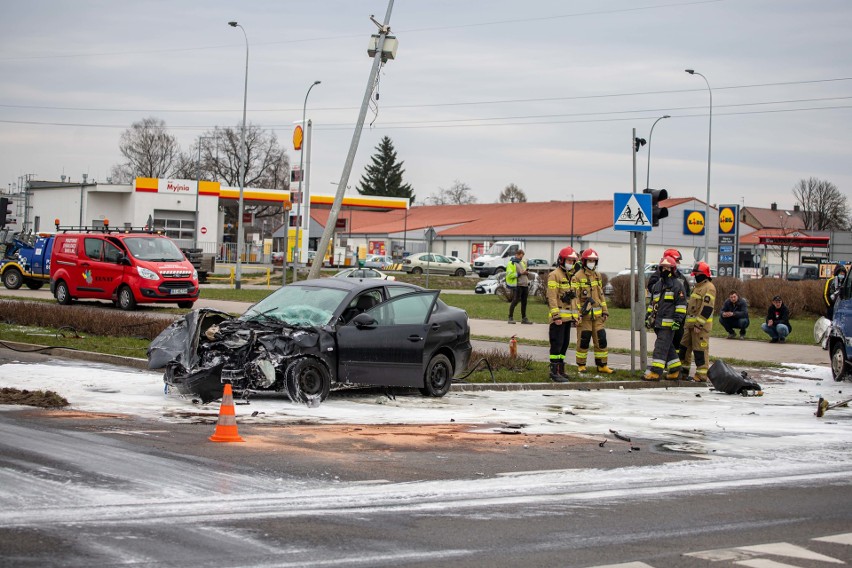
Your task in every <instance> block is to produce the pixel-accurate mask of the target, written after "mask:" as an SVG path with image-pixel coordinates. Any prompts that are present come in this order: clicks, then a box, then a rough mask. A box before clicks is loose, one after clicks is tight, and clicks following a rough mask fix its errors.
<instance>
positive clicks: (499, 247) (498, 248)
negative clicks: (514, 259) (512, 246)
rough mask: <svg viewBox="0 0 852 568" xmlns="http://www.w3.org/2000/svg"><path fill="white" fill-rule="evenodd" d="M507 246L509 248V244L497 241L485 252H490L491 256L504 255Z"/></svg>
mask: <svg viewBox="0 0 852 568" xmlns="http://www.w3.org/2000/svg"><path fill="white" fill-rule="evenodd" d="M507 248H509V245H507V244H503V243H495V244H493V245H491V248H490V249H488V252H486V253H485V254H488V255H491V256H502V255H503V251H504V250H506V249H507Z"/></svg>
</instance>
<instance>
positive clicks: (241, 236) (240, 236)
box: [228, 22, 249, 290]
mask: <svg viewBox="0 0 852 568" xmlns="http://www.w3.org/2000/svg"><path fill="white" fill-rule="evenodd" d="M228 25H229V26H231V27H232V28H240V29H241V30H242V31H243V37H244V38H245V40H246V78H245V85H244V86H243V126H242V128H241V129H240V172H239V174H240V175H239V179H240V205H239V207H238V208H237V266H236V270H235V279H234V288H235V289H237V290H239V289H240V280H241V277H242V273H243V268H242V254H243V247H245V232H244V230H243V209H244V205H243V189H244V188H245V185H246V167H247V165H246V161H247V157H246V103H247V101H248V62H249V42H248V36H247V35H246V30H245V28H244V27H242V26H241V25H240V24H238V23H237V22H228Z"/></svg>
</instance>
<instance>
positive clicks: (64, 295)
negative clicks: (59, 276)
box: [53, 280, 71, 306]
mask: <svg viewBox="0 0 852 568" xmlns="http://www.w3.org/2000/svg"><path fill="white" fill-rule="evenodd" d="M53 295H54V297H55V298H56V301H57V302H59V303H60V304H62V305H63V306H68V305H71V291H70V290H68V284H66V283H65V282H64V281H63V280H60V281H59V282H57V283H56V288H55V289H54V291H53Z"/></svg>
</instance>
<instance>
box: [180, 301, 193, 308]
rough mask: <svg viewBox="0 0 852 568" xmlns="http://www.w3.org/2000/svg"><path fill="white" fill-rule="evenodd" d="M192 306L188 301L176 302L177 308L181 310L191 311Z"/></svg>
mask: <svg viewBox="0 0 852 568" xmlns="http://www.w3.org/2000/svg"><path fill="white" fill-rule="evenodd" d="M192 304H193V302H189V301H185V302H178V307H179V308H181V309H183V310H191V309H192Z"/></svg>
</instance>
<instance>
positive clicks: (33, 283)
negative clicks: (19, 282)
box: [24, 280, 44, 290]
mask: <svg viewBox="0 0 852 568" xmlns="http://www.w3.org/2000/svg"><path fill="white" fill-rule="evenodd" d="M24 284H26V285H27V288H29V289H30V290H41V287H42V286H44V282H39V281H37V280H27V281H26V282H24Z"/></svg>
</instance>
